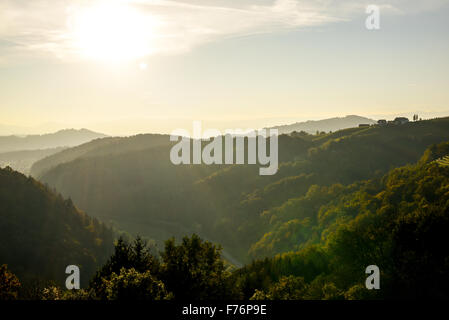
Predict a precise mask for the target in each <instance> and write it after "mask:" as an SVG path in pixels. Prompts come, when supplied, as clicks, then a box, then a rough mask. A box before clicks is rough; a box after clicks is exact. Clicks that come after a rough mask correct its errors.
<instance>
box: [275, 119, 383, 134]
mask: <svg viewBox="0 0 449 320" xmlns="http://www.w3.org/2000/svg"><path fill="white" fill-rule="evenodd" d="M375 123H376V121H374V120H373V119H369V118H365V117H360V116H355V115H349V116H346V117H342V118H338V117H336V118H330V119H324V120H309V121H306V122H297V123H293V124H288V125H282V126H276V127H272V129H278V130H279V134H283V133H286V134H288V133H292V132H293V131H296V132H301V131H304V132H307V133H311V134H314V133H315V132H317V131H319V132H322V131H324V132H329V131H332V132H333V131H338V130H341V129H347V128H354V127H358V126H359V124H375Z"/></svg>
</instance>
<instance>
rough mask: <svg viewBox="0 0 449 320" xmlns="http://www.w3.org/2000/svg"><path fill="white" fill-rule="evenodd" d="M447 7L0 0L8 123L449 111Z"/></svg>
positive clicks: (186, 123) (290, 0)
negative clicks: (374, 21) (372, 19)
mask: <svg viewBox="0 0 449 320" xmlns="http://www.w3.org/2000/svg"><path fill="white" fill-rule="evenodd" d="M373 4H374V5H377V6H378V8H379V9H380V29H379V30H368V29H367V28H366V26H365V21H366V19H367V17H368V16H369V14H368V13H367V12H366V8H367V6H368V5H373ZM448 16H449V0H426V1H422V0H390V1H387V0H370V1H364V0H128V1H122V0H108V1H103V0H97V1H95V0H90V1H88V0H79V1H77V0H71V1H69V0H33V1H29V0H0V134H1V135H5V134H30V133H45V132H52V131H56V130H59V129H62V128H89V129H91V130H95V131H99V132H103V133H106V134H111V135H131V134H136V133H170V132H171V131H173V130H175V129H178V128H184V129H187V130H192V121H194V120H199V121H202V122H203V127H205V128H216V129H218V130H222V131H224V130H225V129H234V128H243V129H246V128H260V127H267V126H272V125H280V124H289V123H294V122H297V121H304V120H308V119H323V118H329V117H336V116H345V115H350V114H357V115H362V116H367V117H371V118H374V119H377V118H385V117H393V116H394V115H399V114H401V115H408V116H409V117H411V116H412V114H413V113H418V114H420V115H422V116H423V117H433V116H445V115H449V90H448V89H449V77H448V75H449V59H448V57H449V37H448V32H449V19H448Z"/></svg>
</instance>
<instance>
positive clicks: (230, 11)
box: [0, 0, 448, 61]
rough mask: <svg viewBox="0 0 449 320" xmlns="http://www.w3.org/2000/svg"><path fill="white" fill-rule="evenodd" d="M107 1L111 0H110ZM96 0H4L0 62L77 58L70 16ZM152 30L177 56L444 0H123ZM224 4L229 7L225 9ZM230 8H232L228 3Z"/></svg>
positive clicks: (156, 44) (155, 42)
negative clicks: (369, 8)
mask: <svg viewBox="0 0 449 320" xmlns="http://www.w3.org/2000/svg"><path fill="white" fill-rule="evenodd" d="M110 1H111V0H110ZM98 2H99V1H95V0H79V1H69V0H33V1H25V0H2V1H1V3H0V53H1V56H2V60H3V61H5V60H8V59H9V58H14V57H20V56H32V57H36V56H49V55H50V56H56V57H59V58H61V59H76V58H79V55H77V53H78V48H77V47H76V43H75V41H74V36H73V28H72V27H73V26H72V25H71V24H70V21H71V19H72V18H73V15H76V14H77V12H80V11H82V10H84V9H85V8H88V7H90V6H92V5H95V3H98ZM121 2H122V3H126V4H127V5H128V6H130V7H132V8H135V9H136V10H137V11H138V12H139V14H141V15H143V16H144V17H147V18H148V19H152V21H154V25H153V27H152V30H151V32H150V30H149V32H148V33H145V32H143V33H142V37H143V39H142V41H151V43H152V47H153V50H152V52H151V53H152V54H178V53H183V52H186V51H190V50H192V49H194V48H195V47H197V46H199V45H202V44H204V43H208V42H211V41H219V40H220V39H224V38H229V37H237V36H242V35H252V34H260V33H275V32H279V31H282V30H286V29H295V28H306V27H314V26H322V25H326V24H329V23H335V22H338V21H345V20H350V19H352V18H354V17H355V16H357V15H363V14H365V8H366V5H368V4H377V5H379V6H380V7H381V8H382V10H383V12H385V13H387V14H408V13H416V12H421V11H425V10H434V9H436V8H438V7H440V6H441V5H443V4H445V3H447V2H448V1H447V0H427V1H419V0H407V1H405V0H391V1H381V0H377V1H376V0H371V1H356V0H345V1H342V0H274V1H272V2H268V1H266V2H264V3H265V4H263V5H258V4H256V3H260V1H249V0H247V1H245V2H244V4H238V2H234V1H231V0H229V1H227V2H224V1H221V2H216V1H213V0H208V1H199V0H196V1H187V0H186V1H173V0H129V1H121ZM223 3H227V4H226V5H223ZM228 3H230V4H228Z"/></svg>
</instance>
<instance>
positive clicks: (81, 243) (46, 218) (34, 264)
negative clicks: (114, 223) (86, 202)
mask: <svg viewBox="0 0 449 320" xmlns="http://www.w3.org/2000/svg"><path fill="white" fill-rule="evenodd" d="M0 203H1V205H0V261H5V262H7V263H8V265H9V268H10V269H11V270H12V271H13V272H14V273H15V274H16V275H17V276H18V277H19V279H20V280H21V282H22V284H23V290H24V291H27V290H28V289H27V288H30V287H31V284H33V283H34V282H36V281H44V282H45V281H50V280H53V281H56V283H57V284H59V285H62V284H63V283H64V281H65V277H66V274H65V268H66V267H67V266H68V265H72V264H76V265H78V266H79V267H80V270H81V274H82V275H83V276H82V277H81V281H82V284H86V283H87V281H88V279H89V278H90V277H91V276H92V275H93V274H94V273H95V270H96V269H97V268H98V266H99V265H101V264H102V263H103V262H104V261H105V260H106V258H107V257H108V256H109V254H110V252H111V249H112V245H111V244H112V239H113V233H112V231H111V230H110V229H109V228H107V227H106V226H105V225H104V224H103V223H101V222H99V221H98V220H96V219H92V218H90V217H89V216H87V215H86V214H85V213H84V212H82V211H80V210H78V209H77V208H76V207H75V206H74V205H73V203H72V201H71V200H70V199H68V200H65V199H63V198H62V196H61V195H59V194H57V193H55V192H53V191H51V190H49V189H48V188H47V187H46V186H44V185H42V184H41V183H39V182H37V181H36V180H34V179H33V178H31V177H28V178H27V177H25V176H24V175H22V174H20V173H18V172H15V171H13V170H11V169H10V168H6V169H0Z"/></svg>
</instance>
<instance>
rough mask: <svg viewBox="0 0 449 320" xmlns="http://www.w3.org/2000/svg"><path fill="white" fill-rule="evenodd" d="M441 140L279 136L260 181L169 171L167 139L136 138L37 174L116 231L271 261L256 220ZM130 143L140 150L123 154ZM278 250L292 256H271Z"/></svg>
mask: <svg viewBox="0 0 449 320" xmlns="http://www.w3.org/2000/svg"><path fill="white" fill-rule="evenodd" d="M154 139H156V140H157V141H158V143H154V142H153V140H154ZM164 139H166V140H167V142H164ZM103 140H104V139H103ZM137 140H139V141H140V142H139V143H137V142H136V141H137ZM101 141H102V140H99V142H97V143H101ZM145 141H146V144H147V146H145V143H144V142H145ZM443 141H449V118H441V119H434V120H427V121H418V122H412V123H408V124H404V125H391V126H372V127H368V128H350V129H345V130H340V131H337V132H334V133H331V134H320V135H309V134H306V133H295V134H292V135H281V136H280V137H279V158H280V167H279V171H278V172H277V174H275V175H273V176H259V174H258V168H259V166H258V165H228V166H215V165H211V166H206V165H188V166H187V165H185V166H175V165H173V164H171V162H170V159H169V153H170V148H171V144H170V143H169V137H168V136H154V135H143V136H136V137H130V138H126V139H122V138H118V140H117V141H115V142H114V144H110V145H109V146H104V147H101V148H99V149H98V150H95V149H92V151H89V152H87V153H81V154H80V155H78V156H74V157H72V158H70V157H68V158H67V159H65V160H64V161H62V162H60V163H58V161H53V160H55V159H56V160H57V157H58V155H55V156H53V157H51V159H52V162H51V163H50V161H46V160H43V161H42V162H41V163H40V164H39V165H40V166H41V167H45V168H46V169H45V170H44V171H41V172H43V174H42V175H41V176H40V179H41V180H42V181H44V182H46V183H48V184H49V185H51V186H53V187H56V188H57V190H58V191H60V192H62V194H63V195H64V196H70V197H72V199H74V201H75V202H76V203H77V205H78V206H79V207H80V208H82V209H84V210H87V211H88V212H89V214H92V215H94V216H96V217H99V218H101V219H104V220H106V221H110V220H112V221H113V222H115V223H117V225H118V226H119V228H121V229H125V230H127V231H129V232H131V233H140V234H141V235H144V236H148V237H151V238H154V239H156V240H164V239H166V238H168V237H170V236H172V235H175V236H182V235H185V234H188V233H191V232H196V233H198V234H199V235H200V236H202V237H205V238H207V239H209V240H211V241H215V242H218V243H221V244H223V246H224V249H225V250H226V251H227V252H228V253H230V254H231V255H232V256H234V257H237V258H238V259H239V260H240V261H241V262H245V261H249V260H250V259H251V257H253V256H257V257H261V256H263V255H273V254H276V253H278V252H279V251H278V249H276V248H274V249H273V250H266V248H264V249H260V246H259V245H256V244H257V243H259V244H260V241H261V239H262V238H263V237H265V236H266V234H267V233H269V232H271V231H273V232H274V231H275V230H271V228H272V226H271V225H270V224H267V221H266V220H265V218H264V217H266V216H267V215H266V212H269V211H271V212H273V211H272V210H274V208H277V207H280V206H283V205H285V204H286V203H288V201H289V199H295V198H298V197H302V196H305V195H306V194H311V195H312V194H313V193H311V192H312V191H313V188H316V187H313V186H330V185H334V184H342V185H350V184H353V183H355V182H357V181H361V180H366V179H372V178H379V177H382V176H383V175H384V174H385V173H387V172H388V171H389V170H391V169H393V168H395V167H398V166H403V165H406V164H408V163H415V162H416V161H418V160H419V159H420V157H421V155H422V154H423V152H424V151H425V150H426V149H427V148H428V147H429V146H430V145H432V144H436V143H441V142H443ZM135 144H137V145H140V146H141V147H139V148H134V149H133V148H131V146H133V145H135ZM89 145H91V144H86V145H84V146H80V147H79V148H85V149H86V148H89ZM71 150H72V151H73V150H74V149H69V150H66V151H64V152H63V153H61V154H60V156H61V155H67V154H69V153H70V152H71ZM311 187H313V188H312V189H311ZM311 190H312V191H311ZM294 210H295V209H294ZM313 210H316V208H315V209H313ZM295 212H296V211H292V215H294V214H295ZM273 219H275V218H273ZM289 226H292V224H290V225H289ZM265 243H269V242H265ZM284 249H285V250H289V249H290V247H289V246H282V248H281V249H279V250H284ZM291 249H297V247H294V248H293V247H292V248H291Z"/></svg>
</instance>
